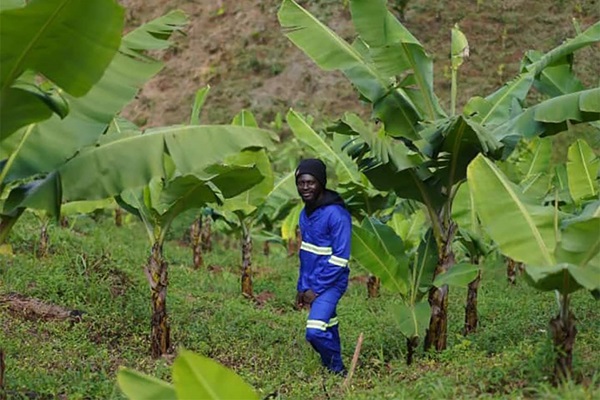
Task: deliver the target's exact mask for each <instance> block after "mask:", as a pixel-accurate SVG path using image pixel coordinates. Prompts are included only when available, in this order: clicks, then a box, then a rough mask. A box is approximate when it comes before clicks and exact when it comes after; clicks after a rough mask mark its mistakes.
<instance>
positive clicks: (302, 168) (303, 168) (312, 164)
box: [296, 158, 327, 188]
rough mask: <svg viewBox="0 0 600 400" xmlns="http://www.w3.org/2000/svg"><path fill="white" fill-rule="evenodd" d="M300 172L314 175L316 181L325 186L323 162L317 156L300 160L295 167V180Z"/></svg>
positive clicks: (325, 176) (325, 173)
mask: <svg viewBox="0 0 600 400" xmlns="http://www.w3.org/2000/svg"><path fill="white" fill-rule="evenodd" d="M302 174H309V175H312V176H314V177H315V179H316V180H317V181H319V183H320V184H321V186H323V188H325V186H326V185H327V172H326V167H325V163H324V162H323V161H321V160H319V159H317V158H307V159H306V160H302V161H300V164H299V165H298V168H296V180H298V177H299V176H300V175H302Z"/></svg>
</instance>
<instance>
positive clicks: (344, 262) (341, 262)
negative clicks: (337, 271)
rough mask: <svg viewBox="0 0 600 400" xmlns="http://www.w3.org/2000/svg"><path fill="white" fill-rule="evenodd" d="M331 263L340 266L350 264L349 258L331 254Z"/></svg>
mask: <svg viewBox="0 0 600 400" xmlns="http://www.w3.org/2000/svg"><path fill="white" fill-rule="evenodd" d="M329 263H330V264H333V265H337V266H338V267H345V266H347V265H348V260H346V259H345V258H341V257H337V256H331V257H329Z"/></svg>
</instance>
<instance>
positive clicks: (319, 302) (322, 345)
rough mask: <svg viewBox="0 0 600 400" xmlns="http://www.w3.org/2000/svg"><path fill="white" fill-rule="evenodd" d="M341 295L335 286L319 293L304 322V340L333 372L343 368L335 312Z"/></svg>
mask: <svg viewBox="0 0 600 400" xmlns="http://www.w3.org/2000/svg"><path fill="white" fill-rule="evenodd" d="M341 297H342V293H341V292H340V291H339V290H337V289H335V288H332V289H329V290H327V291H325V292H323V293H321V294H320V295H319V296H318V297H317V298H316V299H315V301H314V302H313V303H312V305H311V308H310V312H309V314H308V321H307V323H306V340H307V341H308V342H309V343H310V344H311V345H312V347H313V348H314V349H315V350H316V351H317V353H319V355H320V356H321V361H322V363H323V365H324V366H325V367H327V368H328V369H329V370H331V371H333V372H341V371H343V370H344V363H343V362H342V346H341V343H340V334H339V329H338V325H337V313H336V307H337V303H338V301H339V300H340V298H341Z"/></svg>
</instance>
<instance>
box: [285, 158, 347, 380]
mask: <svg viewBox="0 0 600 400" xmlns="http://www.w3.org/2000/svg"><path fill="white" fill-rule="evenodd" d="M326 185H327V174H326V167H325V164H324V163H323V161H321V160H318V159H314V158H313V159H307V160H303V161H301V162H300V164H299V165H298V168H297V169H296V188H297V189H298V194H299V195H300V197H301V198H302V201H303V202H304V209H303V210H302V212H301V213H300V220H299V225H300V233H301V236H302V244H301V246H300V274H299V277H298V285H297V290H298V293H297V296H296V305H297V306H298V307H299V308H301V307H310V312H309V314H308V321H307V323H306V340H307V341H308V342H309V343H310V344H311V345H312V347H313V348H314V349H315V350H316V351H317V352H318V353H319V355H320V356H321V361H322V363H323V365H324V366H325V367H326V368H327V369H328V370H329V371H331V372H334V373H337V374H341V375H345V374H346V369H345V367H344V363H343V361H342V352H341V343H340V334H339V330H338V320H337V313H336V307H337V303H338V301H339V300H340V298H341V297H342V295H343V294H344V292H345V291H346V288H347V287H348V275H349V270H348V259H349V258H350V242H351V237H352V219H351V217H350V213H349V212H348V210H347V209H346V206H345V204H344V201H343V200H342V198H341V197H340V195H339V194H338V193H336V192H334V191H332V190H328V189H326Z"/></svg>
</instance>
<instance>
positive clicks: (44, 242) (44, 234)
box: [36, 222, 49, 258]
mask: <svg viewBox="0 0 600 400" xmlns="http://www.w3.org/2000/svg"><path fill="white" fill-rule="evenodd" d="M48 239H49V237H48V223H47V222H44V223H43V224H42V228H41V229H40V242H39V245H38V248H37V252H36V256H37V258H44V257H46V256H47V255H48Z"/></svg>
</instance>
